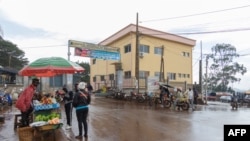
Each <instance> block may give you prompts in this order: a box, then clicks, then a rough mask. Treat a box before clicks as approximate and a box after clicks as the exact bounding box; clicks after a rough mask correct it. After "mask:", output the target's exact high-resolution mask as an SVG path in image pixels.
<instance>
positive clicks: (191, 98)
mask: <svg viewBox="0 0 250 141" xmlns="http://www.w3.org/2000/svg"><path fill="white" fill-rule="evenodd" d="M188 101H189V104H190V107H191V108H192V109H194V93H193V90H192V89H191V88H189V89H188Z"/></svg>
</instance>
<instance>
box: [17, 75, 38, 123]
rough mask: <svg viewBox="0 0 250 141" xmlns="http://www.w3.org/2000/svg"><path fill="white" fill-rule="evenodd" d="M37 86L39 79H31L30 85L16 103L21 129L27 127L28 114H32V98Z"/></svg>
mask: <svg viewBox="0 0 250 141" xmlns="http://www.w3.org/2000/svg"><path fill="white" fill-rule="evenodd" d="M38 85H39V79H37V78H33V79H32V84H30V85H29V86H28V87H27V88H25V90H24V91H23V92H22V93H21V94H20V96H19V97H18V99H17V101H16V107H17V108H18V109H19V110H20V111H21V124H22V125H21V126H22V127H25V126H29V122H30V114H31V113H32V112H33V103H32V101H33V96H34V95H35V92H36V88H37V86H38Z"/></svg>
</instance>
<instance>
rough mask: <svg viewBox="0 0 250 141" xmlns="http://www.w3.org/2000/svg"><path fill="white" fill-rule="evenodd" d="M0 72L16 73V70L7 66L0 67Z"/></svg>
mask: <svg viewBox="0 0 250 141" xmlns="http://www.w3.org/2000/svg"><path fill="white" fill-rule="evenodd" d="M0 74H18V71H17V70H16V69H13V68H9V67H0Z"/></svg>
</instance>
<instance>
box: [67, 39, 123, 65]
mask: <svg viewBox="0 0 250 141" xmlns="http://www.w3.org/2000/svg"><path fill="white" fill-rule="evenodd" d="M68 46H69V47H75V56H82V57H90V58H95V59H104V60H120V58H121V57H120V49H119V48H116V47H108V46H102V45H96V44H92V43H86V42H80V41H74V40H69V45H68Z"/></svg>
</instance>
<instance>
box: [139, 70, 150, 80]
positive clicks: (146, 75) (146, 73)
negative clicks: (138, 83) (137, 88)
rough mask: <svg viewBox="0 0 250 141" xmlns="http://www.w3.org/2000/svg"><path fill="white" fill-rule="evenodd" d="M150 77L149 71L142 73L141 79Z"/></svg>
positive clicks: (140, 73)
mask: <svg viewBox="0 0 250 141" xmlns="http://www.w3.org/2000/svg"><path fill="white" fill-rule="evenodd" d="M148 76H149V71H140V72H139V78H146V77H148Z"/></svg>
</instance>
